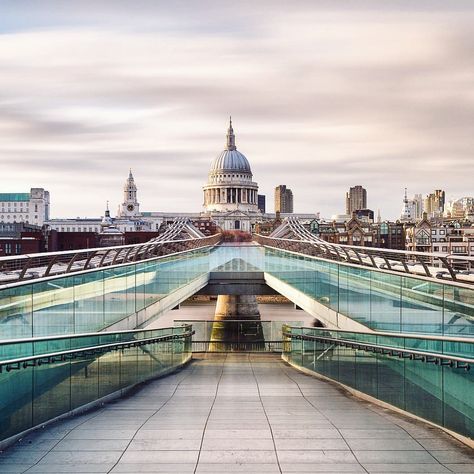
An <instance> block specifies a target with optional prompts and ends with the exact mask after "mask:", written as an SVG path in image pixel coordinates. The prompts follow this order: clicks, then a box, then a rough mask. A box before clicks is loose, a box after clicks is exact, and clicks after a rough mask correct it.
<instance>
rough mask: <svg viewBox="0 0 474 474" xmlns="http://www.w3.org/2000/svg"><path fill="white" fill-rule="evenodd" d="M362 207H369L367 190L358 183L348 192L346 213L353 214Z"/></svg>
mask: <svg viewBox="0 0 474 474" xmlns="http://www.w3.org/2000/svg"><path fill="white" fill-rule="evenodd" d="M360 209H367V190H366V189H365V188H363V187H362V186H359V185H357V186H354V187H353V188H350V189H349V192H347V193H346V214H347V215H349V216H351V215H352V213H353V212H354V211H359V210H360Z"/></svg>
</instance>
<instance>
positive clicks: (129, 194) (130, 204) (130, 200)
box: [120, 170, 140, 217]
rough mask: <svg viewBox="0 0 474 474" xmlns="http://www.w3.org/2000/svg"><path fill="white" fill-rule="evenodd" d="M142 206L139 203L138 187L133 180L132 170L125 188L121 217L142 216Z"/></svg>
mask: <svg viewBox="0 0 474 474" xmlns="http://www.w3.org/2000/svg"><path fill="white" fill-rule="evenodd" d="M139 207H140V204H139V203H138V201H137V185H136V184H135V180H134V179H133V174H132V170H130V172H129V174H128V178H127V181H125V186H124V187H123V203H122V205H121V206H120V217H136V216H138V215H139V214H140V210H139Z"/></svg>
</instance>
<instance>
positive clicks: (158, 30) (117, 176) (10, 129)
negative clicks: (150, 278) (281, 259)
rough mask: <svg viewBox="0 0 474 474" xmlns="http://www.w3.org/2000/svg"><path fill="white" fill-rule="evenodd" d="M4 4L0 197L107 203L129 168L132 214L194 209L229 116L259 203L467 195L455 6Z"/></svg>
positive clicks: (470, 15) (468, 55)
mask: <svg viewBox="0 0 474 474" xmlns="http://www.w3.org/2000/svg"><path fill="white" fill-rule="evenodd" d="M6 3H7V5H6V10H5V16H4V20H3V25H4V33H3V34H0V64H1V68H2V74H1V75H0V162H1V164H2V174H1V183H2V186H1V187H2V190H3V191H9V190H11V191H23V190H27V189H28V188H29V187H30V186H44V187H46V188H47V189H49V190H50V191H51V194H52V202H53V206H52V210H53V215H61V216H68V215H72V216H76V215H93V214H97V215H99V214H101V213H102V212H103V203H104V201H105V200H106V199H109V200H110V201H111V202H114V201H115V202H117V203H119V202H120V200H121V196H122V185H123V181H124V179H125V178H126V176H127V173H128V168H129V167H130V166H131V167H132V168H133V169H134V174H135V178H136V182H137V184H138V187H139V199H140V201H141V206H142V208H143V209H144V210H157V211H158V210H167V211H177V212H183V211H198V210H200V206H201V202H202V192H201V187H202V185H203V184H204V183H205V181H206V179H207V172H208V169H209V166H210V164H211V161H212V160H213V158H214V157H215V156H216V155H217V153H218V152H219V151H220V150H221V149H222V147H223V145H224V139H225V131H226V127H227V116H228V115H229V113H232V115H233V116H234V128H235V131H236V134H237V146H238V148H239V150H241V151H243V152H244V153H245V154H246V155H247V157H248V158H249V160H250V163H251V165H252V170H253V172H254V179H255V180H256V181H257V182H258V183H259V185H260V190H261V192H263V193H265V194H267V202H268V203H271V202H272V200H273V199H272V197H273V196H272V193H273V189H274V187H275V186H276V185H277V184H287V185H288V186H290V187H291V188H292V189H293V192H294V195H295V208H296V211H300V212H314V211H318V210H320V211H321V212H322V214H323V215H326V216H330V215H331V214H334V213H337V212H342V211H343V210H344V194H345V192H346V190H347V189H348V188H349V186H353V185H355V184H362V185H364V186H365V187H366V188H367V189H368V195H369V205H370V206H371V207H372V208H374V209H378V208H380V209H381V210H382V215H383V216H386V217H391V218H394V217H396V216H397V215H398V213H399V209H400V207H401V199H402V195H403V188H404V187H405V186H408V188H409V192H410V193H415V192H416V193H418V192H421V193H424V194H425V193H428V192H430V191H431V190H432V189H433V188H444V189H446V191H447V193H448V195H459V196H461V195H472V194H474V192H473V191H474V190H473V189H472V184H471V183H472V179H471V176H472V175H473V174H474V160H472V150H473V148H474V139H473V137H472V122H473V118H474V117H473V115H474V112H473V111H474V93H473V92H472V78H473V75H474V59H473V58H472V50H473V48H474V44H473V43H474V38H473V36H472V32H471V28H472V24H473V20H474V10H473V8H472V4H471V3H469V2H456V6H455V7H454V6H452V5H450V6H448V4H447V2H437V1H426V2H416V7H415V6H413V2H408V1H397V2H390V7H387V5H388V3H386V4H384V5H385V6H384V7H381V6H380V2H374V1H365V2H363V1H361V2H350V1H337V2H334V1H331V2H329V1H325V2H317V6H316V5H315V2H309V1H300V2H295V3H292V4H291V5H289V4H288V3H287V2H280V3H278V5H277V6H275V3H274V2H271V3H265V2H257V3H256V4H255V2H234V3H232V4H228V3H225V2H224V3H222V2H212V1H206V2H199V3H198V5H199V6H198V7H196V8H193V9H191V8H190V4H189V3H188V2H171V3H170V2H152V1H141V2H127V1H119V2H114V8H111V7H110V4H109V3H108V2H88V1H86V0H85V1H84V2H80V3H78V4H75V5H74V7H73V9H72V7H71V6H70V5H71V4H70V3H68V2H60V1H46V2H44V3H43V2H42V8H41V9H40V8H39V7H37V6H36V5H35V4H34V3H31V2H26V1H24V2H6ZM450 3H451V4H452V3H453V2H450ZM272 6H273V9H272V10H271V14H269V9H270V8H271V7H272ZM26 8H28V11H29V15H28V16H25V15H24V11H25V9H26ZM184 189H185V190H186V191H183V190H184ZM270 207H271V206H270Z"/></svg>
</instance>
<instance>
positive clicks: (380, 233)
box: [373, 221, 406, 250]
mask: <svg viewBox="0 0 474 474" xmlns="http://www.w3.org/2000/svg"><path fill="white" fill-rule="evenodd" d="M373 228H374V229H375V230H376V231H377V233H376V243H375V245H374V246H375V247H378V248H383V249H393V250H405V247H406V242H405V224H403V223H402V222H390V221H383V222H380V223H377V224H375V225H374V226H373Z"/></svg>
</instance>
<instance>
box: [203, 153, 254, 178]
mask: <svg viewBox="0 0 474 474" xmlns="http://www.w3.org/2000/svg"><path fill="white" fill-rule="evenodd" d="M218 171H238V172H241V173H242V172H243V173H251V172H252V171H251V170H250V164H249V162H248V160H247V158H245V156H244V155H243V154H242V153H240V151H237V150H224V151H222V152H221V153H220V154H219V155H218V156H217V158H216V159H215V160H214V161H213V163H212V165H211V173H216V172H218Z"/></svg>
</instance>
